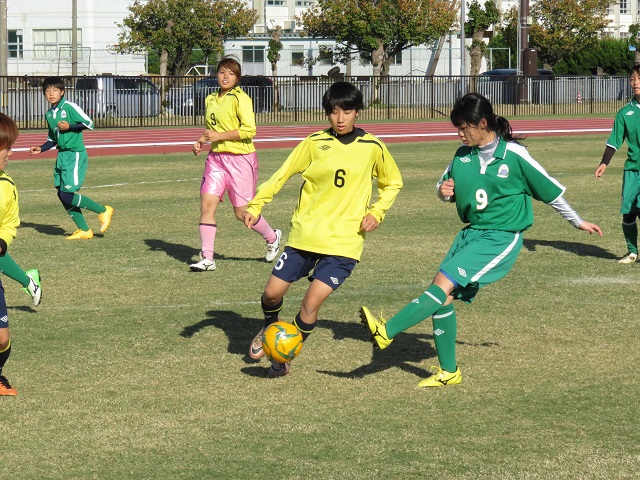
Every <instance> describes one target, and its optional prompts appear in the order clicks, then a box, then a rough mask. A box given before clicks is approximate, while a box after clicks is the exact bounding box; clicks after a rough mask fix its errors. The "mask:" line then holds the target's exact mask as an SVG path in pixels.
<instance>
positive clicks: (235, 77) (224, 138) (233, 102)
mask: <svg viewBox="0 0 640 480" xmlns="http://www.w3.org/2000/svg"><path fill="white" fill-rule="evenodd" d="M241 77H242V70H241V67H240V63H238V61H237V60H235V59H233V58H229V57H227V58H224V59H222V61H220V63H218V69H217V79H218V86H219V87H220V88H219V89H218V91H216V92H214V93H212V94H211V95H209V96H208V97H207V98H206V99H205V119H206V123H207V125H206V130H205V131H204V132H203V133H202V135H201V136H200V138H199V139H198V140H197V141H196V143H195V144H194V145H193V147H192V150H193V153H194V155H199V154H200V152H201V151H202V146H203V145H204V144H205V143H207V142H210V143H211V150H210V151H209V155H208V156H207V159H206V162H205V166H204V173H203V175H202V184H201V185H200V245H201V249H200V256H201V259H200V261H199V262H196V263H194V264H192V265H191V267H190V268H191V270H192V271H194V272H206V271H210V270H215V269H216V262H215V260H214V259H213V252H214V245H215V239H216V234H217V232H218V224H217V222H216V210H217V208H218V205H219V204H220V202H221V201H222V198H223V197H224V194H225V192H227V194H228V195H229V201H230V202H231V205H232V206H233V212H234V213H235V215H236V218H237V219H238V220H240V221H242V212H244V211H245V210H246V208H247V204H248V203H249V200H251V199H252V198H253V195H254V194H255V191H256V185H257V182H258V156H257V155H256V147H254V145H253V140H252V139H253V137H254V136H255V135H256V119H255V115H254V113H253V103H252V101H251V98H249V95H247V94H246V93H245V92H244V91H243V90H242V89H241V88H240V86H239V85H240V78H241ZM252 229H253V230H255V231H256V232H257V233H259V234H260V235H262V238H264V240H265V242H266V243H267V253H266V254H265V260H266V261H267V262H271V261H273V260H274V259H275V258H276V256H277V255H278V249H279V248H280V238H281V236H282V232H280V230H274V229H273V228H271V227H270V226H269V224H268V223H267V220H266V219H265V218H264V217H259V218H258V220H257V221H256V222H255V224H254V225H253V226H252Z"/></svg>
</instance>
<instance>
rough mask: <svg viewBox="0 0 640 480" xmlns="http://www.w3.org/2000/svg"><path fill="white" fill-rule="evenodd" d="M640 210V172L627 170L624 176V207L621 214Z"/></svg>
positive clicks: (621, 208)
mask: <svg viewBox="0 0 640 480" xmlns="http://www.w3.org/2000/svg"><path fill="white" fill-rule="evenodd" d="M638 208H640V172H639V171H638V170H625V171H624V173H623V174H622V206H621V207H620V213H622V214H623V215H624V214H627V213H631V212H634V211H636V210H637V209H638Z"/></svg>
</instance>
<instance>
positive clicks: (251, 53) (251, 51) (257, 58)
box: [242, 46, 264, 63]
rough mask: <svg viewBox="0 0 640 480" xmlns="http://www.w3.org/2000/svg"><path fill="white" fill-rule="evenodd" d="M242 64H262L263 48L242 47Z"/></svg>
mask: <svg viewBox="0 0 640 480" xmlns="http://www.w3.org/2000/svg"><path fill="white" fill-rule="evenodd" d="M242 63H264V47H252V46H249V47H246V46H245V47H242Z"/></svg>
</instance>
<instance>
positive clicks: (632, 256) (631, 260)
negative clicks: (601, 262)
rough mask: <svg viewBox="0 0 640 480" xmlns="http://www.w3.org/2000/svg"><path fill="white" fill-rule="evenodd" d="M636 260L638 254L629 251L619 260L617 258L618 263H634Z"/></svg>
mask: <svg viewBox="0 0 640 480" xmlns="http://www.w3.org/2000/svg"><path fill="white" fill-rule="evenodd" d="M636 260H638V255H637V254H635V253H631V252H629V253H627V254H626V255H625V256H624V257H622V258H621V259H620V260H618V263H636Z"/></svg>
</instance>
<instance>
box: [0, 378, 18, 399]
mask: <svg viewBox="0 0 640 480" xmlns="http://www.w3.org/2000/svg"><path fill="white" fill-rule="evenodd" d="M16 395H18V391H17V390H16V389H15V388H13V387H12V386H11V384H10V383H9V380H7V377H5V376H4V375H0V397H2V396H7V397H15V396H16Z"/></svg>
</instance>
